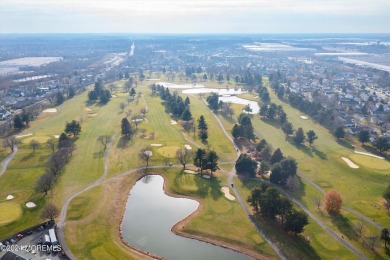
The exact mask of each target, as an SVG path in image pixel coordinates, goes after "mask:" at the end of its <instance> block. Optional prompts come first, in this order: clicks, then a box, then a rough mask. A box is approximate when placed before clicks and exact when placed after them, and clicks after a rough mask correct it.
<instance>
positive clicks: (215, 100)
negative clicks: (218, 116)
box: [207, 93, 219, 110]
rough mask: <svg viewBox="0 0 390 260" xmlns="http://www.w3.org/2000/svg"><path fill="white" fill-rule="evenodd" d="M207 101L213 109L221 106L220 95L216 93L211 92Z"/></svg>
mask: <svg viewBox="0 0 390 260" xmlns="http://www.w3.org/2000/svg"><path fill="white" fill-rule="evenodd" d="M207 103H208V104H209V107H210V108H211V109H213V110H218V108H219V106H218V104H219V97H218V94H216V93H211V95H210V96H208V97H207Z"/></svg>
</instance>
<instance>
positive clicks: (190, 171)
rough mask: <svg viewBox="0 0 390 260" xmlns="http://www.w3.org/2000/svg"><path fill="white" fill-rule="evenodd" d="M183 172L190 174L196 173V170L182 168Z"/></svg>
mask: <svg viewBox="0 0 390 260" xmlns="http://www.w3.org/2000/svg"><path fill="white" fill-rule="evenodd" d="M184 172H185V173H190V174H198V172H196V171H193V170H184Z"/></svg>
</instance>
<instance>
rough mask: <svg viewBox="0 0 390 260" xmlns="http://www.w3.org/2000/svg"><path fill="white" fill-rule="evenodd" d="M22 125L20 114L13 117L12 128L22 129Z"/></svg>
mask: <svg viewBox="0 0 390 260" xmlns="http://www.w3.org/2000/svg"><path fill="white" fill-rule="evenodd" d="M23 127H24V124H23V119H22V116H21V115H16V116H15V117H14V128H16V129H22V128H23Z"/></svg>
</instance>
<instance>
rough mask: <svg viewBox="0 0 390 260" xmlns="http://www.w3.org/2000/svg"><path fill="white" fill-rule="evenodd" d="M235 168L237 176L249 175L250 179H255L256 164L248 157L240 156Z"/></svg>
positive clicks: (245, 155)
mask: <svg viewBox="0 0 390 260" xmlns="http://www.w3.org/2000/svg"><path fill="white" fill-rule="evenodd" d="M235 168H236V171H237V174H249V175H250V176H251V177H255V176H256V170H257V162H256V161H255V160H253V159H252V158H251V157H250V156H249V155H247V154H241V155H240V157H238V159H237V161H236V164H235Z"/></svg>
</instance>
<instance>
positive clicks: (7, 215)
mask: <svg viewBox="0 0 390 260" xmlns="http://www.w3.org/2000/svg"><path fill="white" fill-rule="evenodd" d="M21 215H22V209H21V208H20V206H19V205H18V204H16V203H14V202H2V203H0V225H5V224H8V223H11V222H13V221H15V220H17V219H19V218H20V216H21Z"/></svg>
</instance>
